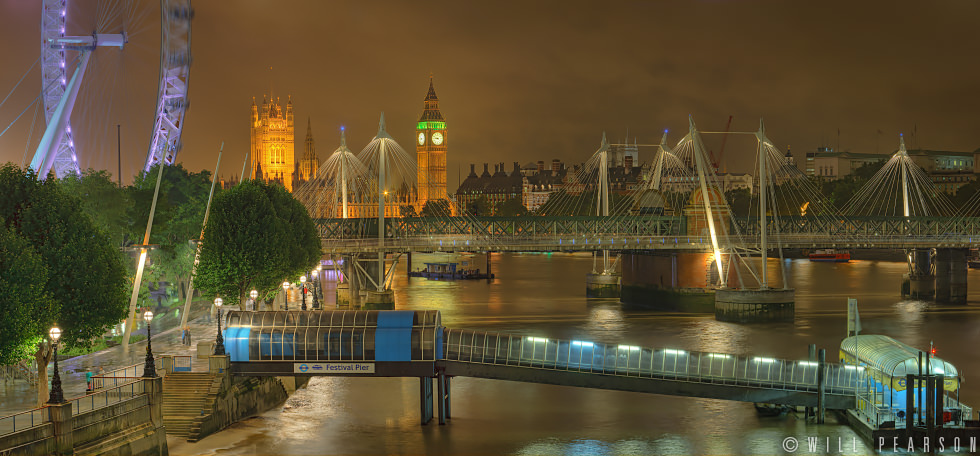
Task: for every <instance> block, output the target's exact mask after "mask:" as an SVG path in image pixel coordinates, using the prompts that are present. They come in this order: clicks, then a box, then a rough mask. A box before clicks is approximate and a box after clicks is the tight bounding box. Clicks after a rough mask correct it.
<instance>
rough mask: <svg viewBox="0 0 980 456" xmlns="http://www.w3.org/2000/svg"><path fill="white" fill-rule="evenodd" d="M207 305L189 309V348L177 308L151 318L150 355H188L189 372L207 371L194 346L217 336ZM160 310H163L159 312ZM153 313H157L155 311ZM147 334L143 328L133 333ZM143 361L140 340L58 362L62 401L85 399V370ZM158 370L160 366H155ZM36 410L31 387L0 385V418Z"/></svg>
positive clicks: (17, 383) (201, 303) (143, 345)
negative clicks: (190, 317)
mask: <svg viewBox="0 0 980 456" xmlns="http://www.w3.org/2000/svg"><path fill="white" fill-rule="evenodd" d="M209 306H210V302H208V301H205V300H202V299H198V300H195V301H194V303H193V304H192V306H191V307H192V308H191V316H192V319H191V320H190V321H189V324H188V326H190V330H191V345H190V346H187V345H182V344H181V343H180V335H181V332H180V328H178V327H177V326H178V325H179V324H180V323H179V321H180V319H179V318H177V317H176V315H175V310H176V308H167V310H166V312H165V313H164V314H163V315H160V316H159V317H158V318H154V319H153V323H152V325H153V354H154V355H155V356H160V355H189V356H190V357H191V362H192V369H193V370H195V371H206V370H207V367H208V366H207V363H208V361H207V359H201V360H198V359H197V356H196V354H197V343H198V342H202V341H213V340H214V339H215V336H216V335H217V331H218V327H217V323H216V322H215V321H214V319H211V323H210V324H208V323H207V317H206V312H210V307H209ZM161 310H162V309H161ZM154 312H156V310H154ZM140 333H141V334H146V330H145V329H142V328H141V330H140V331H138V332H135V333H134V334H140ZM145 358H146V340H142V341H139V342H136V343H133V344H130V345H129V349H128V350H125V351H124V350H123V347H122V345H117V346H115V347H110V348H107V349H105V350H101V351H98V352H95V353H89V354H87V355H81V356H76V357H73V358H68V359H59V361H58V368H59V369H60V370H61V382H62V383H61V385H62V388H63V389H64V391H65V398H66V399H70V398H75V397H79V396H84V395H85V394H86V392H85V373H86V372H88V371H90V370H91V371H92V372H97V371H98V370H99V368H100V367H102V368H103V369H105V371H106V372H109V371H112V370H114V369H117V368H121V367H125V366H132V365H134V364H139V363H142V362H143V360H144V359H145ZM53 366H54V364H53V363H49V364H48V366H47V367H48V379H49V381H50V378H51V375H52V374H53V371H52V369H53ZM157 367H159V366H157ZM142 371H143V369H142V368H138V369H137V372H139V373H142ZM35 407H37V392H36V389H35V388H34V387H32V386H31V385H29V384H28V383H27V382H26V381H24V380H22V379H17V380H12V381H7V382H0V416H6V415H11V414H14V413H18V412H23V411H27V410H30V409H33V408H35Z"/></svg>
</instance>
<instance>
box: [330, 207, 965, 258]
mask: <svg viewBox="0 0 980 456" xmlns="http://www.w3.org/2000/svg"><path fill="white" fill-rule="evenodd" d="M315 223H316V225H317V228H318V230H319V232H320V237H321V240H322V246H323V250H324V251H325V252H332V253H377V252H382V251H383V252H389V253H390V252H406V251H487V250H493V251H593V250H661V249H667V250H693V251H710V250H711V241H710V239H709V238H708V237H707V235H706V234H705V233H689V232H688V229H687V220H686V217H680V216H676V217H658V216H616V217H542V216H527V217H411V218H393V219H388V220H386V221H385V225H386V228H385V233H386V234H387V239H386V240H385V245H384V246H381V245H380V244H379V243H378V240H377V231H378V230H377V220H374V219H317V220H316V221H315ZM759 231H760V230H759V226H758V221H757V220H755V219H751V218H735V219H733V220H732V221H731V223H730V224H729V225H728V226H727V227H726V229H724V230H723V233H728V234H729V235H727V236H726V235H722V236H721V237H720V239H719V244H721V245H723V246H725V247H726V248H728V247H740V248H757V247H758V245H759V242H760V236H759ZM768 231H769V235H770V238H769V243H770V246H773V247H774V246H776V245H779V246H782V247H783V248H807V249H812V248H846V249H862V248H887V249H907V248H932V247H949V248H963V247H975V246H976V244H978V243H980V218H976V217H852V216H848V217H843V216H803V217H801V216H782V217H779V218H778V219H771V220H769V223H768Z"/></svg>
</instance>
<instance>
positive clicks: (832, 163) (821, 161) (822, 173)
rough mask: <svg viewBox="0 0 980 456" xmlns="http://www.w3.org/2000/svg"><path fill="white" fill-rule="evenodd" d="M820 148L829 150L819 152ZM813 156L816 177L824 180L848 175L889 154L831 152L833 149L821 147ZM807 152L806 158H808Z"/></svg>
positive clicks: (883, 158)
mask: <svg viewBox="0 0 980 456" xmlns="http://www.w3.org/2000/svg"><path fill="white" fill-rule="evenodd" d="M821 149H825V150H829V152H820V150H821ZM821 149H817V151H818V152H817V153H816V154H814V156H813V168H814V171H815V173H816V174H814V175H815V176H816V177H819V178H822V179H826V180H836V179H840V178H842V177H844V176H847V175H850V174H851V173H853V172H854V170H856V169H858V168H860V167H862V166H864V165H868V164H871V163H877V162H879V161H882V160H887V159H888V158H889V155H883V154H860V153H855V152H833V149H826V148H821ZM809 159H810V157H809V154H808V156H807V160H809Z"/></svg>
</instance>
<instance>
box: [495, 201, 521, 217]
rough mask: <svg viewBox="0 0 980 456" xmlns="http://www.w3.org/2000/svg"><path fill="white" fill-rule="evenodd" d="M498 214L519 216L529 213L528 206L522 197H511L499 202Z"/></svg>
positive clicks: (499, 215)
mask: <svg viewBox="0 0 980 456" xmlns="http://www.w3.org/2000/svg"><path fill="white" fill-rule="evenodd" d="M496 214H497V216H498V217H517V216H521V215H525V214H527V208H526V207H524V202H523V201H521V198H520V197H516V198H510V199H508V200H506V201H504V202H502V203H500V204H497V210H496Z"/></svg>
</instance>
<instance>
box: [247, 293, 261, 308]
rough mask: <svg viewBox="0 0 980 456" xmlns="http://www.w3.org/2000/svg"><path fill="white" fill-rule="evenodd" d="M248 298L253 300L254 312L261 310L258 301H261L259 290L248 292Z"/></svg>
mask: <svg viewBox="0 0 980 456" xmlns="http://www.w3.org/2000/svg"><path fill="white" fill-rule="evenodd" d="M248 297H250V298H252V310H258V309H259V301H258V299H259V291H258V290H252V291H250V292H248Z"/></svg>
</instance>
